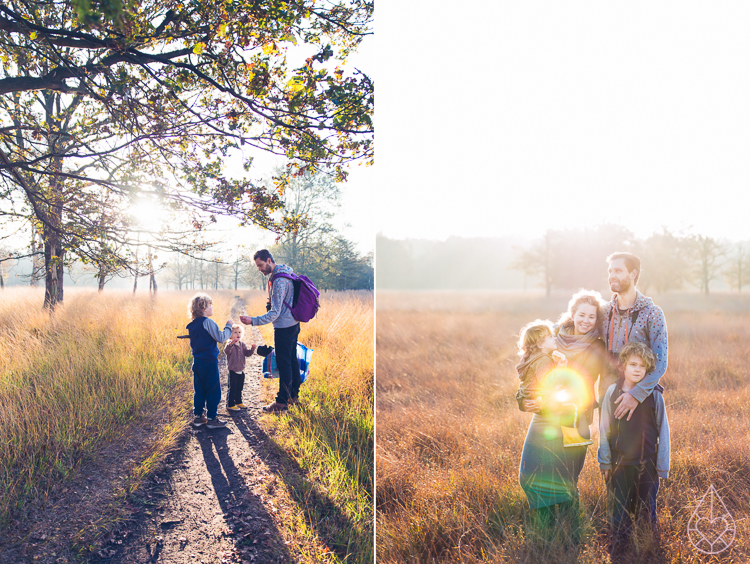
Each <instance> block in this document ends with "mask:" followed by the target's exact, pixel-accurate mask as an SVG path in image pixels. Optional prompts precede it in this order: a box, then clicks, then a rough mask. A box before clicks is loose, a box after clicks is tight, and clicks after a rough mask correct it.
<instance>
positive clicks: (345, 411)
mask: <svg viewBox="0 0 750 564" xmlns="http://www.w3.org/2000/svg"><path fill="white" fill-rule="evenodd" d="M261 306H262V303H258V302H256V303H253V304H251V305H248V311H251V312H252V311H255V312H257V311H262V307H261ZM251 308H255V309H251ZM373 314H374V311H373V294H372V292H366V291H356V292H351V291H350V292H326V293H323V295H322V296H321V309H320V311H319V312H318V315H317V317H316V318H315V319H314V320H313V321H311V322H310V323H306V324H303V325H302V330H301V333H300V337H299V341H300V342H301V343H303V344H304V345H305V346H307V347H309V348H312V349H313V350H314V352H313V358H312V362H311V370H310V376H309V379H308V380H307V381H306V382H305V383H304V384H303V385H302V388H301V389H300V402H301V405H300V407H299V408H296V409H294V410H292V411H290V412H289V414H288V415H284V416H282V417H278V418H277V417H268V418H265V419H264V421H263V424H264V425H266V426H268V427H269V428H272V429H274V430H276V431H278V432H277V434H276V435H275V439H276V440H277V441H279V444H280V446H281V447H282V448H283V449H285V450H286V451H287V452H288V453H289V454H290V455H291V457H292V459H293V460H294V462H295V464H296V465H298V466H299V467H300V468H301V469H302V471H303V472H305V473H306V474H307V476H308V480H305V481H299V482H296V483H294V484H291V486H293V489H294V495H295V497H296V499H297V501H298V502H299V503H300V504H301V505H302V506H303V507H305V508H306V511H305V513H306V515H305V520H306V522H304V523H299V524H295V526H299V527H300V528H302V529H304V528H312V529H317V530H318V531H320V532H321V534H322V535H323V537H324V538H326V539H327V542H328V543H329V544H330V545H331V546H332V548H333V550H334V552H335V554H336V556H337V557H338V560H339V561H343V562H361V563H363V564H364V563H368V562H372V561H373V527H372V524H373V523H372V521H373V466H374V461H373V451H374V416H373V390H374V387H373V379H374V315H373ZM260 330H261V334H262V335H263V337H264V339H265V340H266V342H268V343H272V342H273V329H272V328H271V326H270V325H269V326H262V327H260ZM277 389H278V383H277V381H276V380H274V381H272V382H269V384H268V393H269V396H270V395H271V394H275V392H276V390H277Z"/></svg>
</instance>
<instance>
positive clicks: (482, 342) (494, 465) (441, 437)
mask: <svg viewBox="0 0 750 564" xmlns="http://www.w3.org/2000/svg"><path fill="white" fill-rule="evenodd" d="M568 298H569V296H567V295H565V296H553V297H552V298H549V299H545V298H543V297H540V296H538V295H520V294H519V295H507V294H489V293H466V294H460V293H436V292H425V293H390V292H382V293H381V292H379V293H378V306H377V320H378V321H377V323H378V328H377V350H378V357H377V366H378V370H377V388H376V390H377V391H376V394H377V412H376V413H377V415H376V418H377V452H376V454H377V458H376V459H377V497H376V506H377V546H378V552H377V554H378V562H383V563H390V562H456V561H462V562H534V563H537V562H539V563H541V562H549V563H564V562H581V563H583V562H591V563H594V562H607V561H608V556H607V554H606V543H605V536H604V532H605V531H606V528H607V520H606V519H607V517H606V512H605V508H606V501H605V500H606V495H604V491H605V488H604V483H603V481H602V479H601V477H600V473H599V470H598V466H597V464H596V449H595V448H594V447H590V448H589V451H588V455H587V460H586V464H585V467H584V470H583V472H582V474H581V477H580V480H579V490H580V495H581V502H582V506H583V510H584V513H585V519H584V528H583V533H584V537H585V540H584V542H583V544H582V546H581V547H580V550H579V551H576V550H575V549H573V548H565V546H564V543H563V541H564V540H566V539H565V536H566V531H564V530H562V529H558V530H557V531H556V533H557V536H556V538H553V539H547V541H546V542H542V541H539V540H538V539H532V538H529V536H528V531H529V530H530V529H528V528H527V527H526V525H525V523H526V521H527V520H528V518H529V510H528V504H527V503H526V500H525V496H524V494H523V491H522V490H521V488H520V486H519V484H518V464H519V460H520V455H521V449H522V446H523V441H524V437H525V434H526V430H527V428H528V425H529V423H530V420H531V416H530V415H529V414H526V413H521V412H519V411H518V409H517V406H516V403H515V401H514V394H515V390H516V387H517V375H516V373H515V370H514V364H515V363H516V362H517V358H518V357H517V356H516V349H515V346H514V338H515V336H516V334H517V331H518V329H519V328H520V327H521V326H522V325H523V324H524V323H526V322H527V321H529V320H530V319H533V318H535V317H542V318H544V317H548V318H550V319H555V318H556V317H557V316H558V315H559V314H560V313H561V312H562V311H563V310H564V308H565V307H566V305H567V299H568ZM656 301H657V303H659V304H660V305H661V306H662V308H663V309H664V311H665V314H666V316H667V322H668V326H669V337H670V338H669V344H670V356H669V370H668V372H667V375H666V376H665V378H664V379H663V380H662V383H663V384H664V385H665V387H666V393H665V400H666V402H667V409H668V414H669V420H670V427H671V435H672V469H671V473H670V478H669V480H666V481H664V482H663V483H662V487H661V489H660V492H659V516H660V525H661V530H662V539H663V543H662V544H663V555H662V557H661V558H662V559H661V560H660V561H666V562H707V561H713V562H746V561H748V560H750V540H749V539H748V532H750V522H749V521H748V516H750V488H748V486H749V485H750V417H748V413H749V412H750V410H749V409H748V408H749V407H750V389H749V388H748V386H747V383H748V378H747V367H748V362H749V361H750V339H749V338H748V332H747V326H748V323H750V315H749V314H748V311H749V310H750V300H749V299H747V298H737V297H733V296H726V295H725V296H716V297H711V298H709V299H706V298H704V297H703V296H697V295H695V296H691V295H688V296H674V297H673V296H665V297H664V298H662V299H658V300H656ZM597 436H598V433H597ZM595 439H596V437H595ZM595 444H596V443H595ZM710 484H713V485H714V486H715V487H716V489H717V490H718V491H719V493H720V495H721V496H722V497H723V499H724V502H725V503H726V506H727V508H728V509H729V511H730V513H731V514H732V515H733V517H734V519H735V522H736V526H737V534H736V538H735V541H734V543H733V545H732V547H731V548H730V549H729V550H727V551H726V552H724V553H722V554H721V555H720V556H718V557H716V556H715V557H708V556H703V555H701V554H700V553H699V552H698V551H696V550H695V549H694V548H693V547H692V545H691V543H690V542H689V539H688V535H687V531H686V529H687V524H688V521H689V519H690V516H691V514H692V512H693V510H694V509H695V507H696V505H697V502H698V500H699V499H700V498H701V497H702V496H703V494H704V493H705V492H706V490H707V488H708V487H709V485H710ZM637 540H639V541H640V542H641V544H640V545H639V546H638V547H637V549H636V555H635V556H634V558H637V559H639V560H641V561H646V557H647V556H648V554H650V553H649V546H648V539H644V538H643V537H639V538H638V539H637ZM651 548H653V547H651Z"/></svg>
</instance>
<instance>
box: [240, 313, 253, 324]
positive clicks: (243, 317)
mask: <svg viewBox="0 0 750 564" xmlns="http://www.w3.org/2000/svg"><path fill="white" fill-rule="evenodd" d="M240 321H242V323H244V324H245V325H252V324H253V318H252V317H249V316H247V315H240Z"/></svg>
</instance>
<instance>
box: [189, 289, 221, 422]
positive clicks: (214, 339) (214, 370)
mask: <svg viewBox="0 0 750 564" xmlns="http://www.w3.org/2000/svg"><path fill="white" fill-rule="evenodd" d="M213 314H214V306H213V300H212V299H211V296H209V295H207V294H195V295H194V296H193V297H192V299H191V300H190V303H189V304H188V315H191V316H192V317H193V321H191V322H190V323H189V324H188V326H187V330H188V334H189V335H190V348H191V349H192V350H193V390H194V394H193V413H194V414H195V419H193V426H194V427H200V426H202V425H205V426H206V427H208V428H209V429H217V428H221V427H226V423H225V422H224V421H221V420H219V418H218V417H217V416H216V411H217V409H218V408H219V401H221V381H220V380H219V347H218V346H217V343H223V342H224V341H226V340H227V339H229V337H230V336H231V335H232V320H231V319H230V320H229V321H227V323H226V325H225V326H224V331H221V330H220V329H219V326H218V325H217V324H216V322H215V321H213V320H212V319H209V318H210V317H211V316H212V315H213ZM204 408H205V410H206V415H205V416H204V414H203V410H204Z"/></svg>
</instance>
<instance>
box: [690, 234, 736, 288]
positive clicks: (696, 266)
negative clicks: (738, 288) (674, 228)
mask: <svg viewBox="0 0 750 564" xmlns="http://www.w3.org/2000/svg"><path fill="white" fill-rule="evenodd" d="M689 248H690V250H691V255H692V259H693V260H692V274H693V280H694V282H695V283H696V285H697V286H698V287H699V288H700V290H701V291H702V292H703V293H704V294H705V295H708V294H709V285H710V284H711V281H712V280H714V279H716V277H717V276H719V274H720V273H721V268H722V266H723V265H724V262H725V258H726V254H727V246H726V245H725V244H723V243H721V242H719V241H718V240H716V239H714V238H713V237H708V236H707V235H692V236H690V238H689Z"/></svg>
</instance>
